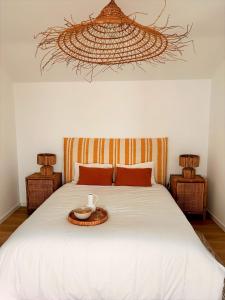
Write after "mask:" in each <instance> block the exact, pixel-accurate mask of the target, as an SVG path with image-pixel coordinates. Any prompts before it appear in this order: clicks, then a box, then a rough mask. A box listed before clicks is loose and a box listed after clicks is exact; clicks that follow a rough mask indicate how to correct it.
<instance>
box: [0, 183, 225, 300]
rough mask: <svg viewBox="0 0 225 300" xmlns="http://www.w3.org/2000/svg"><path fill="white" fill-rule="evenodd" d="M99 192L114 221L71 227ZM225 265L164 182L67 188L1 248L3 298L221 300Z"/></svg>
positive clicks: (0, 292) (63, 188) (39, 210)
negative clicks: (72, 217) (70, 217)
mask: <svg viewBox="0 0 225 300" xmlns="http://www.w3.org/2000/svg"><path fill="white" fill-rule="evenodd" d="M89 192H92V193H94V194H97V195H99V199H100V200H99V202H98V206H102V207H104V208H106V209H107V210H108V212H109V219H108V221H107V222H106V223H104V224H101V225H98V226H95V227H79V226H75V225H72V224H70V223H69V222H68V221H67V219H66V217H67V214H68V212H69V211H70V210H72V209H73V208H75V207H76V206H79V205H83V204H85V202H86V199H87V194H88V193H89ZM224 276H225V269H224V267H223V266H222V265H220V264H219V263H218V262H217V261H216V260H215V259H214V258H213V257H212V256H211V254H210V253H209V252H208V251H207V250H206V249H205V247H204V246H203V245H202V243H201V242H200V240H199V239H198V237H197V236H196V234H195V233H194V231H193V229H192V227H191V225H190V224H189V223H188V221H187V220H186V218H185V217H184V215H183V213H182V212H181V211H180V209H179V208H178V206H177V205H176V204H175V202H174V200H173V199H172V197H171V196H170V194H169V193H168V191H167V190H166V189H165V188H164V187H163V186H161V185H154V186H152V187H151V188H142V187H117V186H112V187H111V186H110V187H99V186H75V185H74V184H73V183H69V184H66V185H64V186H63V187H62V188H60V189H59V190H57V191H56V192H55V193H54V194H53V195H52V196H51V197H50V198H49V199H48V200H47V201H46V202H45V203H44V204H43V205H42V206H41V207H40V208H39V209H38V210H36V211H35V212H34V214H33V215H32V216H31V217H30V218H29V219H28V220H26V221H25V223H24V224H22V225H21V226H20V227H19V228H18V229H17V230H16V232H15V233H14V234H13V235H12V236H11V237H10V239H9V240H8V241H7V242H6V243H5V244H4V245H3V246H2V247H1V249H0V299H2V300H167V299H170V300H219V299H221V295H222V288H223V279H224Z"/></svg>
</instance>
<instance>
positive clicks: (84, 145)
mask: <svg viewBox="0 0 225 300" xmlns="http://www.w3.org/2000/svg"><path fill="white" fill-rule="evenodd" d="M167 147H168V139H167V138H137V139H136V138H128V139H119V138H111V139H105V138H64V181H65V182H70V181H72V180H73V176H74V174H73V173H74V163H75V162H78V163H85V164H87V163H109V164H112V165H116V164H118V163H121V164H127V165H129V164H135V163H142V162H147V161H154V162H155V177H156V181H157V182H158V183H160V184H165V183H166V173H167Z"/></svg>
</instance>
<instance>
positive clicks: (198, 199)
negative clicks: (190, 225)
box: [170, 175, 207, 219]
mask: <svg viewBox="0 0 225 300" xmlns="http://www.w3.org/2000/svg"><path fill="white" fill-rule="evenodd" d="M170 192H171V194H172V196H173V198H174V199H175V201H176V202H177V204H178V205H179V207H180V208H181V210H182V211H183V212H184V213H185V214H202V216H203V219H205V217H206V201H207V180H206V179H205V178H203V177H202V176H200V175H196V176H195V177H194V178H192V179H187V178H184V177H182V175H171V176H170Z"/></svg>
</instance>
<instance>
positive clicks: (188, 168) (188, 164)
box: [179, 154, 200, 179]
mask: <svg viewBox="0 0 225 300" xmlns="http://www.w3.org/2000/svg"><path fill="white" fill-rule="evenodd" d="M199 161H200V157H199V156H198V155H194V154H182V155H180V157H179V165H180V166H181V167H183V170H182V176H183V177H184V178H188V179H193V178H195V169H194V168H196V167H198V166H199Z"/></svg>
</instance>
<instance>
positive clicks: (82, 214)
mask: <svg viewBox="0 0 225 300" xmlns="http://www.w3.org/2000/svg"><path fill="white" fill-rule="evenodd" d="M92 212H93V211H92V209H91V208H90V207H87V206H82V207H77V208H75V209H74V210H73V213H74V215H75V217H76V218H77V219H79V220H86V219H88V218H89V217H90V215H91V214H92Z"/></svg>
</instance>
